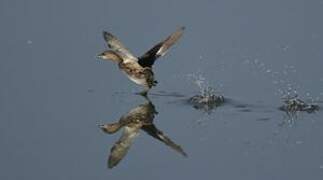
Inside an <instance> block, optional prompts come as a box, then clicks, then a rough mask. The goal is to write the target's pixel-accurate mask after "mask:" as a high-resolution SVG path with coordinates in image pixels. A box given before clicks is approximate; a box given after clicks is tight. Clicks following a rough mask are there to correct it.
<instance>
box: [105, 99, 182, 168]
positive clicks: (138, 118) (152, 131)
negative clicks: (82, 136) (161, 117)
mask: <svg viewBox="0 0 323 180" xmlns="http://www.w3.org/2000/svg"><path fill="white" fill-rule="evenodd" d="M146 99H147V101H146V102H145V103H144V104H140V105H138V106H137V107H135V108H133V109H131V110H130V111H129V112H128V113H126V114H125V115H123V116H122V117H121V118H120V119H119V121H118V122H115V123H111V124H104V125H100V128H101V129H102V130H103V131H104V132H105V133H108V134H113V133H115V132H117V131H118V130H120V129H122V128H123V132H122V135H121V137H120V139H119V140H118V141H117V142H116V143H115V144H114V146H113V147H112V148H111V152H110V156H109V159H108V167H109V168H113V167H114V166H116V165H117V164H118V163H119V162H120V161H121V160H122V159H123V158H124V157H125V156H126V154H127V152H128V150H129V149H130V147H131V145H132V142H133V141H134V139H135V138H136V137H137V136H138V135H139V133H140V130H143V131H144V132H146V133H147V134H149V135H150V136H152V137H153V138H155V139H157V140H159V141H161V142H163V143H164V144H165V145H167V146H169V147H170V148H172V149H173V150H175V151H177V152H178V153H180V154H182V155H183V156H185V157H187V154H186V153H185V152H184V150H183V149H182V148H181V146H179V145H178V144H176V143H174V142H173V141H172V140H171V139H170V138H168V137H167V136H166V135H165V134H164V133H163V132H162V131H160V130H159V129H157V127H156V126H155V125H154V124H153V120H154V118H155V115H157V114H158V112H157V111H156V109H155V106H154V105H153V104H152V102H151V101H150V100H149V99H148V98H146Z"/></svg>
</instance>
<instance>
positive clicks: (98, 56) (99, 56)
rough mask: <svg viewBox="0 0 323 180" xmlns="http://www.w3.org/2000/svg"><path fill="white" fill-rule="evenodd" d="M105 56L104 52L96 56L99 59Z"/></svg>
mask: <svg viewBox="0 0 323 180" xmlns="http://www.w3.org/2000/svg"><path fill="white" fill-rule="evenodd" d="M103 57H104V54H103V53H101V54H98V55H97V56H96V58H98V59H103Z"/></svg>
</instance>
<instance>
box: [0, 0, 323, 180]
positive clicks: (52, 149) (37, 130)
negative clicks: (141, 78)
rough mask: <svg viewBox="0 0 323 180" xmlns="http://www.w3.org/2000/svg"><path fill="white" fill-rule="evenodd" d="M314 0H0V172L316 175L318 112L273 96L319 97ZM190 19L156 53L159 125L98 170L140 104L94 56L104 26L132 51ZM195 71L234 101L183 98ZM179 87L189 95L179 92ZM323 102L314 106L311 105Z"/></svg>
mask: <svg viewBox="0 0 323 180" xmlns="http://www.w3.org/2000/svg"><path fill="white" fill-rule="evenodd" d="M322 17H323V1H321V0H311V1H306V0H285V1H281V0H272V1H259V0H245V1H239V0H218V1H177V2H175V1H171V0H166V1H148V0H147V1H131V2H126V1H110V0H97V1H86V0H82V1H78V2H74V1H73V2H72V1H71V2H68V1H63V0H57V1H48V0H43V1H36V0H30V1H17V0H1V1H0V22H1V30H0V31H1V33H0V39H1V41H0V55H1V60H0V82H1V88H0V179H4V180H13V179H34V180H37V179H39V180H40V179H47V180H51V179H52V180H57V179H80V180H82V179H102V180H103V179H123V180H127V179H155V180H157V179H187V180H189V179H198V178H202V179H246V180H247V179H248V180H250V179H262V180H273V179H293V180H298V179H299V180H301V179H311V180H321V179H322V178H323V141H322V138H323V131H322V128H323V121H322V119H323V118H322V117H323V115H322V111H318V112H316V113H314V114H307V113H300V114H299V116H298V117H297V119H293V120H292V121H291V119H289V118H288V117H286V114H285V113H284V112H281V111H279V110H278V109H277V108H278V107H279V106H280V105H282V99H281V97H282V96H283V95H286V94H288V92H289V93H291V94H298V95H299V97H300V98H302V99H304V100H306V101H312V100H313V101H315V102H318V103H319V102H320V101H321V100H322V99H323V71H322V67H323V24H322ZM182 25H185V26H186V27H187V28H186V31H185V34H184V36H183V37H182V39H181V40H180V41H179V43H178V44H176V45H175V46H174V47H173V48H172V49H171V50H170V51H169V53H168V54H167V55H166V56H165V57H163V58H161V59H160V60H159V61H158V62H157V63H156V65H155V74H156V78H157V80H158V81H159V84H158V86H157V87H155V88H154V89H153V90H152V92H153V93H162V94H169V93H178V94H182V95H183V96H184V97H175V96H165V97H162V96H156V95H152V96H150V99H151V101H152V102H153V104H154V105H155V107H156V109H157V111H158V112H159V114H158V115H157V116H156V117H155V119H154V123H155V125H156V126H157V127H158V128H159V129H160V130H162V131H163V132H164V133H165V134H167V136H168V137H170V138H171V139H172V140H173V141H174V142H176V143H177V144H179V145H181V146H182V148H183V149H184V150H185V152H186V153H187V154H188V157H187V158H185V157H182V156H181V155H180V154H178V153H176V152H175V151H173V150H172V149H170V148H169V147H167V146H165V145H164V144H162V143H160V142H158V141H156V140H154V139H153V138H151V137H150V136H148V135H147V134H145V133H144V132H141V133H140V135H139V136H138V137H137V138H136V139H135V140H134V144H133V146H132V147H131V149H130V150H129V153H128V155H127V156H126V157H125V158H124V159H123V160H122V161H121V162H120V164H119V165H118V166H117V167H115V168H113V169H108V168H107V159H108V155H109V153H110V148H111V147H112V146H113V144H114V142H116V141H117V140H118V139H119V136H120V135H121V132H118V133H116V134H114V135H108V134H104V133H103V132H102V131H101V130H100V129H99V128H98V126H97V125H98V124H102V123H111V122H115V121H117V120H118V119H119V118H120V117H121V116H122V115H124V114H126V113H127V112H128V111H129V110H131V109H132V108H134V107H136V106H138V105H139V104H142V103H144V102H145V100H144V98H142V97H140V96H138V95H134V93H135V92H139V91H140V90H141V89H140V87H138V86H136V85H135V84H133V83H130V81H129V80H128V79H127V78H126V77H125V76H124V75H123V74H121V73H120V72H119V70H118V69H117V68H116V65H115V64H112V63H111V62H105V61H99V60H98V59H96V58H95V55H96V54H97V53H100V52H101V51H102V50H104V48H105V42H104V40H103V38H102V34H101V33H102V31H103V30H107V31H111V32H113V33H114V34H115V35H116V36H117V37H119V38H120V39H121V40H122V41H123V42H124V44H125V45H126V46H127V47H128V48H129V49H131V50H132V52H134V53H135V54H136V55H141V53H143V52H145V51H146V50H147V49H149V48H150V47H151V46H152V45H154V44H155V43H157V42H158V41H160V40H161V39H163V38H165V37H166V36H167V35H168V34H169V33H171V32H173V31H174V30H175V29H176V27H179V26H182ZM199 83H202V84H204V85H205V84H206V85H209V86H212V87H214V88H216V89H217V90H218V91H219V92H220V93H221V94H223V95H224V97H226V98H229V99H230V102H229V103H226V104H224V106H220V107H219V108H217V109H216V110H215V111H214V112H212V113H205V112H203V111H200V110H196V109H194V108H193V107H191V106H190V105H188V104H185V103H184V100H185V99H186V98H189V97H191V96H193V95H195V94H198V93H199V91H200V87H199V86H198V85H197V84H199ZM183 99H184V100H183ZM320 105H321V106H322V104H320Z"/></svg>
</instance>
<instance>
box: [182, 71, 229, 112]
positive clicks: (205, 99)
mask: <svg viewBox="0 0 323 180" xmlns="http://www.w3.org/2000/svg"><path fill="white" fill-rule="evenodd" d="M187 77H188V78H189V80H190V81H191V82H193V84H195V85H196V86H197V87H198V90H199V94H197V95H194V96H192V97H190V98H189V99H188V103H189V104H191V105H192V106H193V107H194V108H195V109H201V110H204V111H205V112H208V113H210V112H212V110H213V109H215V108H216V107H218V106H220V105H221V104H223V103H224V97H223V96H222V95H220V94H219V93H218V91H217V90H216V89H215V88H213V87H212V86H210V84H209V82H208V81H207V80H206V78H205V77H204V76H203V75H202V73H200V72H197V73H193V74H189V75H188V76H187Z"/></svg>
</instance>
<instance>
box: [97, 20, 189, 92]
mask: <svg viewBox="0 0 323 180" xmlns="http://www.w3.org/2000/svg"><path fill="white" fill-rule="evenodd" d="M184 30H185V27H184V26H182V27H179V28H177V30H176V31H175V32H173V33H172V34H170V35H169V36H168V37H167V38H166V39H164V40H162V41H161V42H159V43H158V44H156V45H155V46H153V47H152V48H151V49H149V50H148V51H147V52H146V53H144V54H143V55H142V56H140V57H136V56H134V55H133V54H132V53H131V52H130V51H129V50H128V49H127V48H126V47H125V46H124V45H123V44H122V43H121V41H120V40H119V39H118V38H117V37H116V36H114V35H113V34H111V33H110V32H107V31H103V38H104V40H105V41H106V43H107V45H108V47H109V49H108V50H105V51H103V52H102V53H100V54H99V55H97V58H99V59H103V60H111V61H113V62H115V63H117V64H118V66H119V69H120V70H121V71H123V72H124V73H125V75H126V76H127V77H128V78H129V79H130V80H131V81H133V82H134V83H136V84H138V85H141V86H143V87H144V90H143V91H142V92H141V93H140V94H141V95H143V96H147V93H148V91H149V90H150V89H151V88H152V87H153V86H156V84H157V83H158V82H157V81H156V80H155V78H154V72H153V69H152V66H153V65H154V63H155V61H156V59H158V58H159V57H161V56H164V55H165V54H166V53H167V51H168V49H169V48H170V47H171V46H172V45H174V44H175V43H176V42H177V41H178V39H180V37H181V36H182V35H183V33H184Z"/></svg>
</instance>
